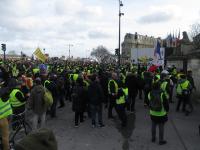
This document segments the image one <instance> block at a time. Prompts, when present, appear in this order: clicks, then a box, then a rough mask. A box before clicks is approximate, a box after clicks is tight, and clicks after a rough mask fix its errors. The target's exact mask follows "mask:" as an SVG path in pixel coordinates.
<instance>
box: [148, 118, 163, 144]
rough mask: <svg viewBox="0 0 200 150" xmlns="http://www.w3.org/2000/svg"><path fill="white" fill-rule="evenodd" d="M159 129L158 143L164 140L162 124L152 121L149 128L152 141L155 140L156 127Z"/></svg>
mask: <svg viewBox="0 0 200 150" xmlns="http://www.w3.org/2000/svg"><path fill="white" fill-rule="evenodd" d="M157 125H158V127H159V141H163V140H164V123H156V122H154V121H152V128H151V133H152V139H156V127H157Z"/></svg>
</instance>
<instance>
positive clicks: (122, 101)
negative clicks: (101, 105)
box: [116, 95, 126, 105]
mask: <svg viewBox="0 0 200 150" xmlns="http://www.w3.org/2000/svg"><path fill="white" fill-rule="evenodd" d="M125 103H126V101H125V96H124V95H123V96H121V97H120V98H119V99H117V100H116V104H117V105H120V104H125Z"/></svg>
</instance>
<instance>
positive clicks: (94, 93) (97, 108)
mask: <svg viewBox="0 0 200 150" xmlns="http://www.w3.org/2000/svg"><path fill="white" fill-rule="evenodd" d="M90 79H91V84H90V86H89V87H88V93H89V95H90V96H89V105H90V110H91V117H92V127H93V128H94V127H96V125H97V124H96V114H97V115H98V126H99V127H104V124H103V119H102V102H103V99H104V98H103V91H102V88H101V86H100V84H99V82H98V79H97V76H96V74H93V75H92V76H91V78H90Z"/></svg>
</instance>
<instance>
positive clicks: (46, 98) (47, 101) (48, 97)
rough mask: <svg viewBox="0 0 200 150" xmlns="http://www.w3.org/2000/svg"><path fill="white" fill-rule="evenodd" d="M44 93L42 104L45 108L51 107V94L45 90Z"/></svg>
mask: <svg viewBox="0 0 200 150" xmlns="http://www.w3.org/2000/svg"><path fill="white" fill-rule="evenodd" d="M44 90H45V93H44V104H45V106H47V107H51V105H52V104H53V96H52V94H51V92H50V91H49V90H48V89H47V88H45V89H44Z"/></svg>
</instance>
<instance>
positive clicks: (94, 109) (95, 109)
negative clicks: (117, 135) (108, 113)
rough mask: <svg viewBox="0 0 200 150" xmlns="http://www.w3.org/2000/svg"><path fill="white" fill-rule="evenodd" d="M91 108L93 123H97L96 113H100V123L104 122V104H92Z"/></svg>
mask: <svg viewBox="0 0 200 150" xmlns="http://www.w3.org/2000/svg"><path fill="white" fill-rule="evenodd" d="M90 108H91V116H92V124H93V125H96V114H97V115H98V121H99V124H103V121H102V105H101V104H100V105H90Z"/></svg>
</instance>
